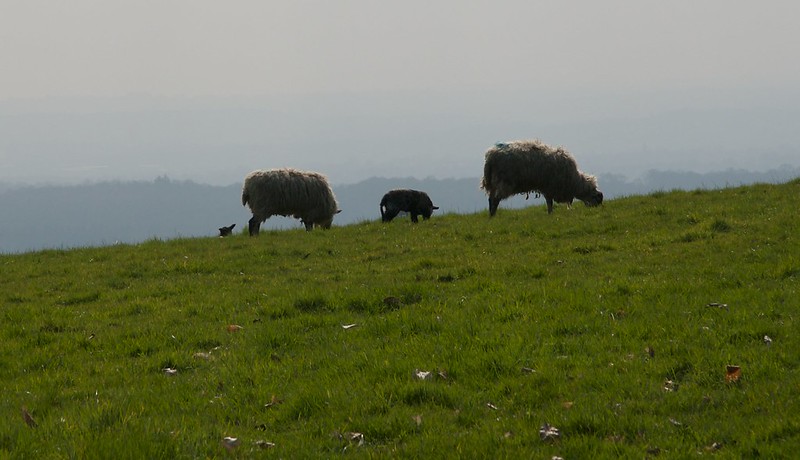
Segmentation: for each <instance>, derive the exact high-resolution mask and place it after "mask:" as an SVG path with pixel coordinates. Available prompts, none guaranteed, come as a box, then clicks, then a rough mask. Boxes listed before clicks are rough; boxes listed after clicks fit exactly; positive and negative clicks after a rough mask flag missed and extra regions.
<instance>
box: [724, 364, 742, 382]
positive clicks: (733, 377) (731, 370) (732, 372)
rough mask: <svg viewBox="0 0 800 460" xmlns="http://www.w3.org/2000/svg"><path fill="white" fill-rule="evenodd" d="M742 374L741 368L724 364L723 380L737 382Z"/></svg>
mask: <svg viewBox="0 0 800 460" xmlns="http://www.w3.org/2000/svg"><path fill="white" fill-rule="evenodd" d="M741 376H742V368H741V367H739V366H732V365H730V364H728V365H727V366H725V381H726V382H728V383H734V382H738V381H739V378H740V377H741Z"/></svg>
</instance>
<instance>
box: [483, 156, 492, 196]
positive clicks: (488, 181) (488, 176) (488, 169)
mask: <svg viewBox="0 0 800 460" xmlns="http://www.w3.org/2000/svg"><path fill="white" fill-rule="evenodd" d="M481 188H482V189H483V190H486V192H487V193H488V192H490V191H491V189H492V162H491V161H490V160H489V159H488V158H487V159H486V163H484V165H483V178H482V179H481Z"/></svg>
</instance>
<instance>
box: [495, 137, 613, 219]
mask: <svg viewBox="0 0 800 460" xmlns="http://www.w3.org/2000/svg"><path fill="white" fill-rule="evenodd" d="M481 188H482V189H483V190H485V191H486V194H487V195H489V215H490V216H494V215H495V213H496V212H497V206H498V205H499V204H500V201H501V200H504V199H506V198H508V197H510V196H512V195H516V194H519V193H526V194H529V193H531V192H534V193H537V194H541V195H543V196H544V199H545V201H546V202H547V213H548V214H549V213H552V212H553V201H555V202H557V203H567V204H568V205H571V204H572V200H573V199H575V198H577V199H579V200H581V201H583V202H584V203H585V204H586V205H587V206H597V205H599V204H601V203H602V202H603V193H602V192H600V191H599V190H598V189H597V179H596V178H595V177H594V176H590V175H588V174H584V173H582V172H581V171H579V170H578V166H577V164H576V163H575V158H573V157H572V155H570V153H569V152H567V151H566V150H564V149H562V148H561V147H558V148H555V147H550V146H548V145H545V144H543V143H541V142H540V141H538V140H532V141H514V142H508V143H500V144H495V146H494V147H492V148H490V149H489V150H488V151H487V152H486V163H485V164H484V166H483V179H482V180H481Z"/></svg>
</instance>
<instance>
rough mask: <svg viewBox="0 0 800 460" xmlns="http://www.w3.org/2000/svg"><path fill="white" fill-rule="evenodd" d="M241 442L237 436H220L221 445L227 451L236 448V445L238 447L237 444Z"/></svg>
mask: <svg viewBox="0 0 800 460" xmlns="http://www.w3.org/2000/svg"><path fill="white" fill-rule="evenodd" d="M241 443H242V442H241V441H240V440H239V438H233V437H230V436H225V437H224V438H222V445H223V447H225V448H226V449H228V450H229V451H232V450H233V449H236V448H237V447H239V444H241Z"/></svg>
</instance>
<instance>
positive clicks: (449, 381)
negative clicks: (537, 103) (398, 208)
mask: <svg viewBox="0 0 800 460" xmlns="http://www.w3.org/2000/svg"><path fill="white" fill-rule="evenodd" d="M798 197H800V180H796V181H793V182H790V183H787V184H781V185H755V186H749V187H742V188H732V189H725V190H713V191H694V192H679V191H672V192H659V193H654V194H652V195H649V196H634V197H628V198H624V199H619V200H614V201H610V202H607V203H606V204H605V205H604V206H603V207H602V208H598V209H591V208H585V207H583V206H576V207H575V208H574V209H572V210H567V209H566V208H565V207H559V208H557V209H556V210H555V212H554V213H553V214H552V215H547V213H546V211H545V210H544V208H543V207H542V206H536V207H533V208H528V209H525V210H519V211H512V210H508V209H503V208H502V206H501V209H500V211H499V212H498V215H497V216H496V217H494V218H492V219H489V218H488V213H487V212H483V213H479V214H476V215H467V216H465V215H445V216H434V217H433V218H432V219H431V220H429V221H426V222H421V223H420V224H418V225H412V224H411V223H410V222H407V221H405V220H403V221H396V222H392V223H391V224H381V223H380V222H364V223H361V224H357V225H351V226H347V227H335V228H333V229H331V230H330V231H314V232H311V233H306V232H304V231H300V230H297V231H281V232H266V233H262V235H261V236H260V237H258V238H249V237H247V236H245V235H244V234H237V235H234V236H233V237H230V238H225V239H220V238H201V239H184V240H174V241H166V242H162V241H150V242H146V243H143V244H137V245H118V246H112V247H104V248H86V249H75V250H69V251H58V250H53V251H42V252H35V253H29V254H22V255H8V256H0V273H1V274H0V343H2V347H1V348H0V382H1V383H2V390H3V391H2V393H1V394H0V409H1V410H2V415H3V417H0V457H15V458H108V457H109V456H112V455H113V456H114V457H115V458H228V457H260V456H263V457H280V458H303V457H305V458H307V457H323V458H327V457H336V456H354V457H358V458H362V457H367V458H370V457H372V458H374V457H413V458H419V457H423V456H425V457H429V458H441V457H452V458H464V457H467V458H470V457H471V458H550V457H552V456H560V457H564V458H598V457H606V458H617V457H626V458H644V457H657V456H660V457H663V458H684V457H696V456H721V457H724V458H740V457H758V456H762V457H767V458H775V457H788V456H791V455H794V453H795V452H796V451H797V450H798V449H799V448H800V417H798V415H797V414H798V413H800V398H798V397H797V395H798V391H800V353H798V350H800V335H799V334H798V331H799V330H800V324H799V323H800V320H799V319H798V312H799V311H800V308H798V307H800V292H798V291H799V290H798V278H800V242H798V237H799V236H800V225H799V224H798V222H800V219H798V217H797V208H798V204H800V200H798ZM232 324H235V325H240V326H242V328H241V329H240V330H238V331H235V332H230V331H229V330H228V326H229V325H232ZM351 324H355V325H356V326H354V327H351V328H347V329H345V328H343V327H342V326H344V325H351ZM764 336H768V337H769V338H770V339H771V342H770V343H769V344H768V343H765V340H764ZM202 353H205V354H206V355H199V354H202ZM729 364H731V365H738V366H741V370H742V371H741V372H742V373H741V377H740V379H739V380H738V381H735V382H728V381H726V365H729ZM165 368H171V369H175V370H177V373H176V375H166V374H165V372H164V370H163V369H165ZM417 371H427V372H430V373H431V374H430V375H429V377H428V378H427V379H424V380H421V379H418V378H416V377H415V372H417ZM23 406H24V407H26V408H27V410H28V411H29V412H30V413H31V414H32V416H33V418H34V419H35V421H36V423H37V426H36V427H29V426H28V425H27V424H26V423H25V422H24V421H23V418H22V416H21V409H22V407H23ZM546 423H547V424H549V425H551V426H554V427H556V428H558V429H559V431H560V437H559V438H558V439H548V440H542V439H541V438H540V435H539V430H540V428H541V427H542V426H543V425H544V424H546ZM351 433H361V434H363V438H362V439H363V443H361V444H360V445H359V442H358V440H357V439H356V440H352V439H351V437H352V435H351ZM225 436H233V437H237V438H239V440H240V441H241V444H240V445H239V447H237V448H235V449H233V450H232V451H230V452H229V451H227V450H226V449H225V448H224V447H223V446H222V439H223V438H224V437H225ZM259 440H264V441H269V442H272V443H274V444H275V445H274V447H272V448H268V449H262V448H261V447H259V446H257V445H256V442H257V441H259Z"/></svg>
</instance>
